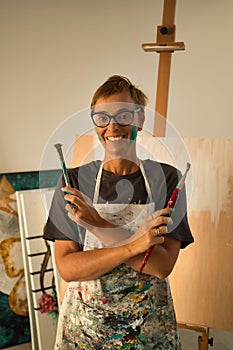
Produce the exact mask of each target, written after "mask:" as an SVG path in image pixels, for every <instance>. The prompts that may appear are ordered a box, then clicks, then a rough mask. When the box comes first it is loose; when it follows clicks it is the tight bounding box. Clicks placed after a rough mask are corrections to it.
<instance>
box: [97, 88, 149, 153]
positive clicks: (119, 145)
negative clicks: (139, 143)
mask: <svg viewBox="0 0 233 350" xmlns="http://www.w3.org/2000/svg"><path fill="white" fill-rule="evenodd" d="M137 109H138V106H137V105H135V102H134V101H133V99H132V97H131V96H130V94H129V93H128V92H127V91H124V92H121V93H118V94H113V95H111V96H109V97H100V98H99V99H98V100H97V101H96V104H95V106H94V110H93V112H94V113H96V112H103V113H106V114H107V115H109V116H113V115H116V114H118V113H119V112H120V111H125V110H128V111H135V110H137ZM133 114H134V118H133V123H132V124H130V125H124V126H122V125H119V124H117V123H116V122H115V120H114V119H111V121H110V123H109V125H107V126H106V127H103V128H102V127H97V126H96V127H95V130H96V132H97V134H98V136H99V138H100V140H101V142H102V145H103V147H104V148H105V153H106V154H105V159H106V158H107V159H115V158H125V157H126V158H128V157H130V158H129V159H131V157H135V156H136V149H135V142H134V141H135V138H136V135H137V132H138V131H140V130H142V127H143V117H142V112H141V111H138V112H135V113H133Z"/></svg>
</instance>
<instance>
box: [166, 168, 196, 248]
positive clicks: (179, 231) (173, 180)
mask: <svg viewBox="0 0 233 350" xmlns="http://www.w3.org/2000/svg"><path fill="white" fill-rule="evenodd" d="M181 176H182V175H181V173H180V171H177V173H176V172H175V173H174V174H173V175H172V176H170V178H168V179H167V202H168V200H169V199H170V197H171V195H172V192H173V190H174V189H175V188H176V186H177V183H178V181H179V180H180V178H181ZM171 218H172V221H173V224H172V225H168V234H167V236H169V237H173V238H175V239H177V240H179V241H180V242H181V248H182V249H183V248H185V247H186V246H187V245H189V244H190V243H192V242H194V238H193V235H192V232H191V229H190V226H189V222H188V215H187V200H186V189H185V186H184V187H183V188H182V189H181V190H180V192H179V194H178V197H177V201H176V203H175V207H174V208H173V211H172V214H171Z"/></svg>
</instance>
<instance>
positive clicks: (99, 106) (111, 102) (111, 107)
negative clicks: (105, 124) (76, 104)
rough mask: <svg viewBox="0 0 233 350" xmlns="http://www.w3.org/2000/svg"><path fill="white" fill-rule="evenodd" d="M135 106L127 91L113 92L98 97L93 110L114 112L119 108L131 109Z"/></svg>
mask: <svg viewBox="0 0 233 350" xmlns="http://www.w3.org/2000/svg"><path fill="white" fill-rule="evenodd" d="M134 108H135V102H134V100H133V99H132V97H131V96H130V94H129V93H128V92H122V93H120V94H114V95H111V96H108V97H100V98H99V99H98V100H97V101H96V104H95V107H94V111H95V112H96V111H97V112H98V111H105V112H108V113H116V111H118V110H121V109H129V110H132V109H134Z"/></svg>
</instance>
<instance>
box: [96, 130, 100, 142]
mask: <svg viewBox="0 0 233 350" xmlns="http://www.w3.org/2000/svg"><path fill="white" fill-rule="evenodd" d="M96 135H97V137H98V140H99V141H101V137H100V135H99V133H98V131H97V130H96Z"/></svg>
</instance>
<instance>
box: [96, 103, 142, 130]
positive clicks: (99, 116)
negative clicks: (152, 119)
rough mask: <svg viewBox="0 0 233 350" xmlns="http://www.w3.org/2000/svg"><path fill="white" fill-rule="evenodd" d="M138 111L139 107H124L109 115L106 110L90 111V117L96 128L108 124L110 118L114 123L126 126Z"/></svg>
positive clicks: (104, 126)
mask: <svg viewBox="0 0 233 350" xmlns="http://www.w3.org/2000/svg"><path fill="white" fill-rule="evenodd" d="M140 111H141V107H139V108H137V109H135V110H134V111H130V110H128V109H124V110H121V111H119V112H118V113H116V114H114V115H109V114H107V113H106V112H91V118H92V121H93V123H94V124H95V125H96V126H97V127H98V128H106V126H108V125H109V124H110V122H111V120H112V119H113V120H114V122H115V123H117V124H118V125H120V126H127V125H130V124H132V122H133V120H134V115H135V113H137V112H140Z"/></svg>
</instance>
